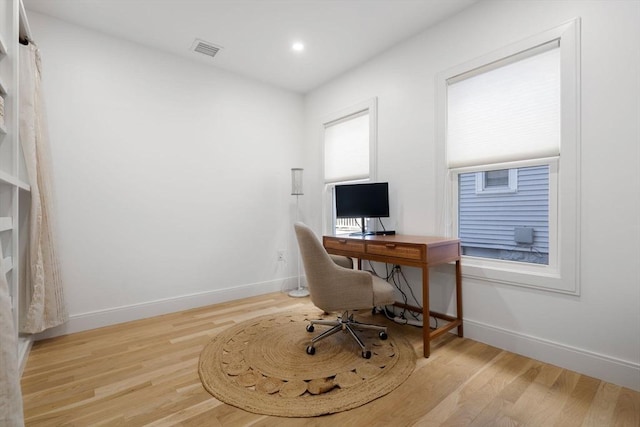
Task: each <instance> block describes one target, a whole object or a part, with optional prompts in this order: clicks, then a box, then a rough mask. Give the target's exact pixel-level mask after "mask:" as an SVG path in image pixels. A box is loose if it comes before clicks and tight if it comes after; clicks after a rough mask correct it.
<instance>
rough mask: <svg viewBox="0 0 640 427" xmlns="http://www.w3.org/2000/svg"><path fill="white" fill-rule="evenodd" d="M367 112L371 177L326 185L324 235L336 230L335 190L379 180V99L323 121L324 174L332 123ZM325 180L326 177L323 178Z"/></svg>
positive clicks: (344, 110) (328, 116) (327, 117)
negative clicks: (327, 132)
mask: <svg viewBox="0 0 640 427" xmlns="http://www.w3.org/2000/svg"><path fill="white" fill-rule="evenodd" d="M364 111H367V112H368V114H369V177H368V178H365V179H360V180H356V181H344V182H331V183H326V184H325V188H324V197H323V198H324V200H323V203H322V218H323V231H324V233H330V234H333V231H334V230H335V228H336V224H335V217H336V216H335V212H336V209H335V197H334V194H335V192H334V189H335V186H336V185H339V184H347V183H354V182H375V181H376V179H377V175H378V174H377V169H378V161H377V159H378V155H377V153H378V150H377V147H378V98H377V97H373V98H370V99H367V100H365V101H362V102H359V103H357V104H354V105H352V106H350V107H347V108H344V109H342V110H339V111H336V112H335V113H332V114H329V115H327V116H326V117H325V118H324V119H323V120H322V132H321V135H322V168H321V170H322V171H323V173H324V158H325V157H324V154H325V153H324V147H325V143H324V130H325V129H326V127H327V126H328V125H330V124H331V123H335V122H338V121H341V120H344V119H346V118H348V117H350V116H354V115H356V114H360V113H362V112H364ZM323 180H324V177H323Z"/></svg>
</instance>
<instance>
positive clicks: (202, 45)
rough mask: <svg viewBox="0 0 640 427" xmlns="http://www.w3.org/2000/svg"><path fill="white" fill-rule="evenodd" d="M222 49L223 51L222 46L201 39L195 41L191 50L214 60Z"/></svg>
mask: <svg viewBox="0 0 640 427" xmlns="http://www.w3.org/2000/svg"><path fill="white" fill-rule="evenodd" d="M220 49H222V46H216V45H214V44H213V43H209V42H206V41H204V40H200V39H195V41H194V42H193V45H191V50H193V51H194V52H198V53H201V54H203V55H207V56H210V57H212V58H213V57H214V56H216V54H217V53H218V52H219V51H220Z"/></svg>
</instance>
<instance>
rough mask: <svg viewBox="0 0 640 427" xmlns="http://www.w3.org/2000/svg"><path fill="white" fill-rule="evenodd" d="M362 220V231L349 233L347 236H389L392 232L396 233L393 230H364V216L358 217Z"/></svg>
mask: <svg viewBox="0 0 640 427" xmlns="http://www.w3.org/2000/svg"><path fill="white" fill-rule="evenodd" d="M360 219H361V220H362V231H361V232H357V233H349V236H353V237H358V236H359V237H364V236H391V235H393V234H396V232H395V231H393V230H383V231H366V228H365V225H364V224H365V222H364V220H365V218H360Z"/></svg>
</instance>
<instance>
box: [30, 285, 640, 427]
mask: <svg viewBox="0 0 640 427" xmlns="http://www.w3.org/2000/svg"><path fill="white" fill-rule="evenodd" d="M309 306H310V302H309V300H308V298H302V299H294V298H289V297H288V296H287V295H286V294H280V293H276V294H268V295H263V296H259V297H253V298H247V299H243V300H239V301H234V302H229V303H224V304H217V305H213V306H208V307H204V308H198V309H194V310H189V311H183V312H179V313H173V314H169V315H164V316H159V317H154V318H150V319H144V320H139V321H135V322H129V323H124V324H120V325H115V326H110V327H106V328H101V329H96V330H92V331H86V332H81V333H77V334H72V335H67V336H63V337H57V338H53V339H50V340H46V341H40V342H37V343H35V344H34V346H33V349H32V351H31V353H30V354H29V359H28V361H27V366H26V368H25V372H24V375H23V378H22V392H23V397H24V410H25V422H26V425H27V426H116V425H118V426H142V425H148V426H172V425H182V426H213V427H215V426H249V425H251V426H285V427H286V426H336V425H345V426H378V425H380V426H562V427H565V426H597V427H603V426H629V427H638V426H640V393H638V392H635V391H633V390H630V389H627V388H623V387H619V386H616V385H613V384H609V383H605V382H602V381H599V380H597V379H594V378H590V377H587V376H584V375H580V374H578V373H575V372H572V371H569V370H566V369H562V368H559V367H556V366H552V365H549V364H545V363H542V362H539V361H536V360H533V359H529V358H526V357H523V356H519V355H516V354H513V353H509V352H506V351H502V350H500V349H497V348H495V347H491V346H488V345H485V344H482V343H478V342H475V341H472V340H469V339H463V338H458V337H456V336H454V335H452V334H445V336H443V337H441V338H439V339H438V340H436V341H435V342H434V343H433V348H432V352H431V357H430V358H428V359H424V358H421V357H420V358H419V359H418V362H417V365H416V370H415V371H414V373H413V374H412V375H411V377H409V379H408V380H407V381H406V382H405V383H403V384H402V385H401V386H400V387H399V388H397V389H396V390H394V391H392V392H391V393H389V394H388V395H386V396H383V397H381V398H380V399H377V400H375V401H374V402H371V403H369V404H367V405H364V406H361V407H359V408H356V409H353V410H350V411H346V412H341V413H337V414H333V415H328V416H322V417H317V418H278V417H269V416H264V415H256V414H252V413H249V412H245V411H243V410H240V409H237V408H235V407H232V406H229V405H226V404H224V403H221V402H220V401H218V400H216V399H214V398H213V397H212V396H211V395H209V394H208V393H207V392H206V391H205V390H204V388H203V387H202V385H201V384H200V379H199V377H198V372H197V362H198V356H199V354H200V352H201V350H202V349H203V347H204V345H205V344H206V343H207V342H208V341H209V340H210V339H211V338H212V337H213V336H215V335H216V334H217V333H218V332H220V331H222V330H224V329H225V328H227V327H229V326H231V325H234V324H236V323H238V322H242V321H244V320H246V319H249V318H252V317H256V316H260V315H263V314H269V313H273V312H279V311H287V310H291V309H295V308H303V307H309ZM384 320H385V319H384V317H383V316H381V315H378V316H375V319H374V320H373V321H374V322H376V323H384ZM390 327H391V328H392V329H391V330H390V331H389V333H390V334H391V333H401V334H405V335H406V336H407V337H409V339H410V341H411V342H412V343H413V344H414V348H415V350H416V353H417V354H418V355H421V354H422V340H421V331H420V330H419V329H417V328H414V327H408V326H400V325H396V324H392V325H390Z"/></svg>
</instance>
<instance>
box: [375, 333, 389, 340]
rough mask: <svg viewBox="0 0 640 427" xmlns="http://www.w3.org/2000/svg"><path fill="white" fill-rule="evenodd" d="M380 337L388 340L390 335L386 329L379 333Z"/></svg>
mask: <svg viewBox="0 0 640 427" xmlns="http://www.w3.org/2000/svg"><path fill="white" fill-rule="evenodd" d="M378 337H379V338H380V339H381V340H386V339H387V338H389V337H388V335H387V333H386V332H385V331H380V333H378Z"/></svg>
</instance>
